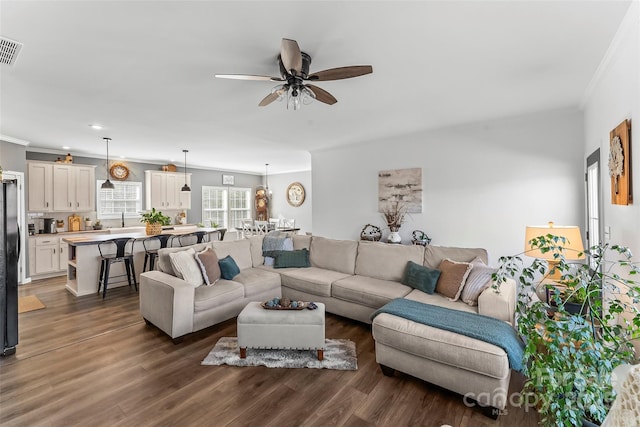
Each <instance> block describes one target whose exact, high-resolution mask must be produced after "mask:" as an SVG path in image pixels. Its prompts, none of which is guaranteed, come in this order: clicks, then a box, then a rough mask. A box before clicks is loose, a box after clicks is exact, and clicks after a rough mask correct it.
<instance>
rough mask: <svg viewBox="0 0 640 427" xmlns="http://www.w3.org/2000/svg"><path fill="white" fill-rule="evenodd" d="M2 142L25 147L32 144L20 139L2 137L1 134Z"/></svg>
mask: <svg viewBox="0 0 640 427" xmlns="http://www.w3.org/2000/svg"><path fill="white" fill-rule="evenodd" d="M0 140H2V141H5V142H10V143H12V144H18V145H25V146H27V145H30V144H31V142H29V141H25V140H24V139H18V138H14V137H12V136H9V135H2V134H0Z"/></svg>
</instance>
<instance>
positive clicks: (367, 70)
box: [307, 65, 373, 82]
mask: <svg viewBox="0 0 640 427" xmlns="http://www.w3.org/2000/svg"><path fill="white" fill-rule="evenodd" d="M371 73H373V67H372V66H371V65H352V66H349V67H338V68H330V69H328V70H323V71H318V72H317V73H313V74H311V75H310V76H309V78H308V79H307V80H313V81H324V82H326V81H328V80H342V79H350V78H352V77H359V76H364V75H365V74H371Z"/></svg>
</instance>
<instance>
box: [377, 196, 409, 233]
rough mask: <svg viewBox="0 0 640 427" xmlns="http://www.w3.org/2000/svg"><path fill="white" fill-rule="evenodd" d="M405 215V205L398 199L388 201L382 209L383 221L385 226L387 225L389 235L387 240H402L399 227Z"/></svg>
mask: <svg viewBox="0 0 640 427" xmlns="http://www.w3.org/2000/svg"><path fill="white" fill-rule="evenodd" d="M406 215H407V205H406V204H405V203H403V202H400V201H394V202H389V203H388V204H387V205H386V206H385V207H384V208H383V209H382V217H383V218H384V221H385V222H386V223H387V227H389V231H390V233H389V236H387V241H388V242H389V243H400V242H402V238H401V237H400V233H398V231H400V227H401V226H402V223H403V222H404V221H405V217H406Z"/></svg>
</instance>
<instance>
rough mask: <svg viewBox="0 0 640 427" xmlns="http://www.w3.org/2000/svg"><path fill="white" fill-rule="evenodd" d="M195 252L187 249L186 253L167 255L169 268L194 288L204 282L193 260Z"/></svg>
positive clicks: (198, 267) (196, 263)
mask: <svg viewBox="0 0 640 427" xmlns="http://www.w3.org/2000/svg"><path fill="white" fill-rule="evenodd" d="M195 254H196V251H194V250H193V249H191V248H189V249H187V250H186V251H179V252H173V253H170V254H169V258H170V259H171V267H172V268H173V271H175V272H176V276H177V277H179V278H180V279H182V280H184V281H185V282H187V283H188V284H190V285H191V286H193V287H194V288H197V287H198V286H200V285H202V284H203V283H204V280H203V278H202V272H201V271H200V266H199V265H198V262H197V261H196V259H195Z"/></svg>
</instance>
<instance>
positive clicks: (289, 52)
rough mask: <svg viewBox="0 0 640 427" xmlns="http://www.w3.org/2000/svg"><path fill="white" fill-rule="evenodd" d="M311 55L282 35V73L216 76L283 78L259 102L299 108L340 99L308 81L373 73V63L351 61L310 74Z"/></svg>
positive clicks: (227, 77)
mask: <svg viewBox="0 0 640 427" xmlns="http://www.w3.org/2000/svg"><path fill="white" fill-rule="evenodd" d="M310 65H311V56H310V55H309V54H307V53H305V52H302V51H300V47H299V46H298V42H296V41H295V40H290V39H282V44H281V46H280V54H279V55H278V68H279V69H280V77H269V76H257V75H246V74H216V77H218V78H223V79H236V80H261V81H273V82H283V83H282V84H279V85H277V86H275V87H274V88H273V89H271V92H270V93H269V94H268V95H267V96H265V97H264V98H263V99H262V100H261V101H260V103H259V104H258V106H260V107H265V106H267V105H269V104H271V103H272V102H273V101H283V100H285V99H286V100H287V109H293V110H299V109H300V107H301V106H302V105H303V104H304V105H308V104H311V103H312V102H313V101H314V100H318V101H320V102H322V103H324V104H327V105H333V104H335V103H336V102H338V100H337V99H336V98H335V97H334V96H333V95H331V94H330V93H329V92H327V91H326V90H324V89H321V88H319V87H318V86H315V85H312V84H308V83H305V82H315V81H330V80H342V79H349V78H352V77H359V76H363V75H365V74H371V73H373V67H372V66H371V65H352V66H347V67H338V68H330V69H328V70H324V71H319V72H317V73H313V74H309V66H310Z"/></svg>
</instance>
